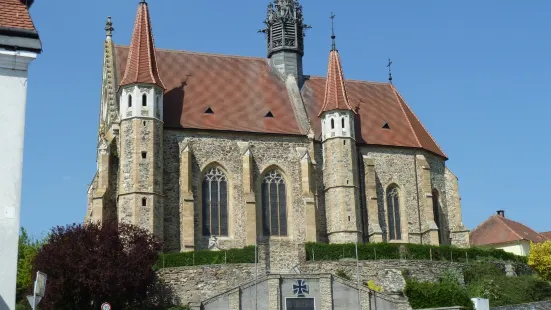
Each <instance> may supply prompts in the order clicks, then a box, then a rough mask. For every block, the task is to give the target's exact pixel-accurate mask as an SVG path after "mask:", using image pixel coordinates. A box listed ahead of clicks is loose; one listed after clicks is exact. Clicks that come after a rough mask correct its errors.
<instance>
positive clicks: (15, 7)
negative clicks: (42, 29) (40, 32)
mask: <svg viewBox="0 0 551 310" xmlns="http://www.w3.org/2000/svg"><path fill="white" fill-rule="evenodd" d="M0 27H8V28H17V29H24V30H36V29H35V28H34V24H33V21H32V19H31V16H30V15H29V10H27V7H26V6H25V4H24V3H23V2H21V1H20V0H0Z"/></svg>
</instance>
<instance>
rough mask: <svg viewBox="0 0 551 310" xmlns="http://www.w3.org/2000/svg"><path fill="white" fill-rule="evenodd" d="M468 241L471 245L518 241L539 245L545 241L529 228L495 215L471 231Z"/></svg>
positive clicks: (543, 237) (540, 235)
mask: <svg viewBox="0 0 551 310" xmlns="http://www.w3.org/2000/svg"><path fill="white" fill-rule="evenodd" d="M470 239H471V244H472V245H490V244H501V243H509V242H514V241H520V240H528V241H532V242H535V243H540V242H544V241H546V240H547V238H546V237H545V236H543V235H542V234H539V233H537V232H535V231H534V230H532V229H530V228H529V227H527V226H525V225H523V224H521V223H519V222H515V221H512V220H510V219H507V218H505V217H502V216H500V215H496V214H494V215H492V216H491V217H490V218H489V219H487V220H486V221H484V222H483V223H482V224H480V225H479V226H478V227H476V228H475V229H473V231H471V236H470Z"/></svg>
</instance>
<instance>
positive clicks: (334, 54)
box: [318, 50, 356, 116]
mask: <svg viewBox="0 0 551 310" xmlns="http://www.w3.org/2000/svg"><path fill="white" fill-rule="evenodd" d="M332 110H352V111H354V109H352V107H351V106H350V103H349V102H348V95H347V92H346V86H345V85H344V75H343V73H342V65H341V59H340V56H339V52H338V51H337V50H332V51H331V52H330V53H329V63H328V65H327V79H326V82H325V96H324V99H323V106H322V107H321V110H320V112H319V114H318V116H321V115H322V114H323V113H324V112H327V111H332ZM354 113H356V112H355V111H354Z"/></svg>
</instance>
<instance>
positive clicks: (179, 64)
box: [115, 46, 446, 158]
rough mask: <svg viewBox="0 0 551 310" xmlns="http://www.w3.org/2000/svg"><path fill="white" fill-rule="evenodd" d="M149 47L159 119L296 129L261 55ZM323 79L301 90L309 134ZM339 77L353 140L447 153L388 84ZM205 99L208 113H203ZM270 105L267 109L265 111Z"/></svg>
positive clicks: (121, 65) (123, 59)
mask: <svg viewBox="0 0 551 310" xmlns="http://www.w3.org/2000/svg"><path fill="white" fill-rule="evenodd" d="M115 49H116V53H115V54H116V58H117V61H116V63H117V67H118V69H117V71H118V72H117V73H118V76H119V77H120V76H124V74H125V68H126V63H127V58H128V49H129V48H128V47H127V46H116V47H115ZM156 54H157V62H158V70H159V74H160V78H162V80H163V82H164V83H165V86H166V92H165V99H164V109H165V111H164V118H165V119H164V122H165V126H166V127H171V128H194V129H212V130H228V131H243V132H253V133H255V132H256V133H276V134H290V135H302V133H301V131H300V127H299V125H298V122H297V120H296V118H295V115H294V112H293V107H292V104H291V101H290V99H289V95H288V93H287V89H286V87H285V83H284V82H283V81H282V80H281V78H279V76H278V75H277V74H276V73H275V72H274V71H273V70H272V69H271V67H270V66H269V64H268V60H267V59H265V58H254V57H243V56H227V55H216V54H205V53H194V52H186V51H173V50H161V49H157V52H156ZM326 84H327V82H326V78H324V77H310V78H307V79H306V81H305V84H304V86H303V88H302V90H301V93H302V96H303V98H304V102H305V106H306V110H307V113H308V117H309V119H310V121H311V125H312V128H313V130H314V134H315V135H316V137H320V136H321V120H320V119H319V118H318V113H319V111H320V110H321V109H322V107H323V104H324V100H325V89H326ZM344 85H345V88H346V92H347V97H348V102H349V104H350V106H352V107H356V106H358V110H357V113H358V114H357V115H356V140H357V142H358V143H363V144H374V145H386V146H398V147H412V148H423V149H426V150H428V151H430V152H433V153H435V154H437V155H440V156H442V157H444V158H446V155H445V154H444V152H442V151H441V150H440V148H439V147H438V145H437V144H436V143H435V142H434V140H433V139H432V137H431V136H430V135H429V134H428V132H426V130H425V129H424V128H423V126H422V125H421V123H420V122H419V120H418V119H417V117H415V115H414V114H413V112H411V109H410V108H409V107H408V106H407V105H406V104H405V102H404V101H403V99H401V97H400V96H399V95H397V92H396V90H395V88H394V87H393V86H392V85H391V84H388V83H376V82H365V81H351V80H345V81H344ZM209 107H210V108H211V109H212V111H213V112H214V113H213V114H205V113H204V112H205V111H206V110H207V108H209ZM270 111H271V112H272V114H273V115H274V117H273V118H270V117H264V116H265V115H266V114H267V113H268V112H270ZM385 123H387V124H388V126H389V127H390V129H385V128H383V125H385Z"/></svg>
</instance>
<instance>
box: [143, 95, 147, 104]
mask: <svg viewBox="0 0 551 310" xmlns="http://www.w3.org/2000/svg"><path fill="white" fill-rule="evenodd" d="M142 107H147V95H146V94H143V96H142Z"/></svg>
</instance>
